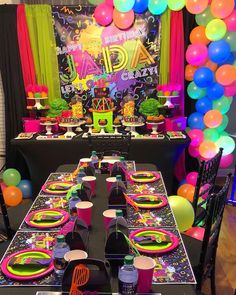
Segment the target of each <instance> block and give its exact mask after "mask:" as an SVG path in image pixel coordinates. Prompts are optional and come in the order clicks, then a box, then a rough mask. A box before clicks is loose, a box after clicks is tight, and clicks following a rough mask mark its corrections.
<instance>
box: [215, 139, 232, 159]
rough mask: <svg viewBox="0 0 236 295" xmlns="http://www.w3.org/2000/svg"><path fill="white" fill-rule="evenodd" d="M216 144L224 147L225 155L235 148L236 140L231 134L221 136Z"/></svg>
mask: <svg viewBox="0 0 236 295" xmlns="http://www.w3.org/2000/svg"><path fill="white" fill-rule="evenodd" d="M216 145H217V146H218V147H219V148H220V147H222V148H223V154H222V155H223V156H226V155H229V154H231V153H232V152H233V151H234V149H235V141H234V140H233V138H232V137H230V136H221V137H220V138H219V139H218V140H217V141H216Z"/></svg>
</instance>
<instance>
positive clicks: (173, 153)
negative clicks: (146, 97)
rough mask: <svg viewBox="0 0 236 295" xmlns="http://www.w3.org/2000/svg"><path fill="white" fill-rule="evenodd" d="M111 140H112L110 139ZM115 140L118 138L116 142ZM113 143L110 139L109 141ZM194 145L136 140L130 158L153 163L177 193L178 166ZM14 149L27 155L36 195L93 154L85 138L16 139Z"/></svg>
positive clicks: (171, 141) (183, 142) (13, 142)
mask: <svg viewBox="0 0 236 295" xmlns="http://www.w3.org/2000/svg"><path fill="white" fill-rule="evenodd" d="M110 140H111V139H110ZM112 140H115V139H112ZM107 141H109V139H107ZM189 143H190V139H189V137H188V136H187V137H186V138H185V139H175V140H170V139H168V138H167V137H165V138H164V139H160V140H158V139H132V140H131V146H130V155H129V158H130V159H132V160H135V161H136V163H153V164H155V165H156V166H157V168H158V170H160V171H162V174H163V178H164V181H165V183H166V189H167V192H168V194H170V195H171V194H172V193H173V192H174V191H176V188H175V187H174V180H175V178H174V167H175V163H176V161H177V159H178V158H179V156H180V154H181V153H182V152H183V151H184V149H185V148H186V147H187V146H188V144H189ZM11 144H12V146H14V147H15V148H16V149H17V150H18V151H20V152H21V154H22V155H23V157H24V159H25V161H26V164H27V166H28V169H29V173H30V178H31V180H32V182H33V189H34V194H36V193H38V191H39V189H40V187H41V185H42V183H43V182H44V181H45V180H46V178H47V176H48V175H49V173H50V172H51V171H55V170H56V169H57V167H58V166H59V165H62V164H64V163H68V164H73V163H77V162H78V160H79V159H80V158H84V157H87V156H88V154H89V152H90V151H89V146H88V141H87V140H86V139H84V138H81V137H75V138H73V139H71V140H36V138H35V136H34V137H33V138H32V139H29V140H18V139H12V141H11Z"/></svg>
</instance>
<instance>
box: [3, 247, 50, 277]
mask: <svg viewBox="0 0 236 295" xmlns="http://www.w3.org/2000/svg"><path fill="white" fill-rule="evenodd" d="M27 252H29V257H30V253H38V254H42V257H52V252H51V251H48V250H45V249H25V250H21V251H18V252H15V253H13V254H11V255H9V256H7V257H6V258H5V259H4V260H3V261H2V265H1V270H2V272H3V273H4V275H5V276H7V277H8V278H10V279H14V280H18V281H26V280H34V279H39V278H41V277H44V276H46V275H47V274H49V273H50V272H52V271H53V269H54V265H53V260H52V261H51V263H50V265H49V266H48V267H47V268H46V269H45V270H42V271H41V272H40V273H37V274H30V273H29V274H28V275H18V274H14V273H12V272H11V270H10V267H9V265H8V263H9V261H10V260H11V259H12V258H13V257H15V256H21V255H24V256H25V255H27ZM39 259H40V258H39Z"/></svg>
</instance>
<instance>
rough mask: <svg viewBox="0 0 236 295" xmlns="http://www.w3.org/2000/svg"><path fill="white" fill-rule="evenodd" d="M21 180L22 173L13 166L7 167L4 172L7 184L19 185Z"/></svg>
mask: <svg viewBox="0 0 236 295" xmlns="http://www.w3.org/2000/svg"><path fill="white" fill-rule="evenodd" d="M20 181H21V176H20V173H19V172H18V171H17V170H16V169H13V168H10V169H7V170H5V171H4V173H3V182H4V183H5V184H6V185H8V186H9V185H13V186H17V185H18V184H19V182H20Z"/></svg>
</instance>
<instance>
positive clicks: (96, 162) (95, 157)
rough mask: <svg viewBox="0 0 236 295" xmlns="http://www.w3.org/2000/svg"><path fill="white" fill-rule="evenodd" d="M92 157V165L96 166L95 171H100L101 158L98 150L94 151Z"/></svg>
mask: <svg viewBox="0 0 236 295" xmlns="http://www.w3.org/2000/svg"><path fill="white" fill-rule="evenodd" d="M90 159H91V160H92V161H91V164H92V166H93V167H94V169H95V173H99V169H98V168H99V167H98V166H99V159H98V156H97V152H96V151H92V154H91V157H90Z"/></svg>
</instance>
